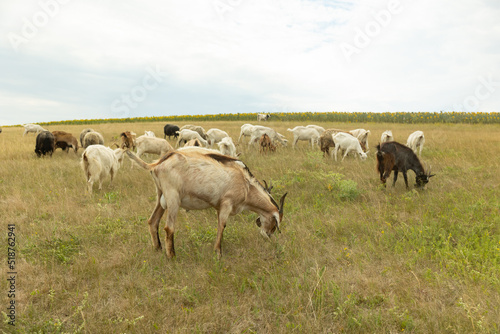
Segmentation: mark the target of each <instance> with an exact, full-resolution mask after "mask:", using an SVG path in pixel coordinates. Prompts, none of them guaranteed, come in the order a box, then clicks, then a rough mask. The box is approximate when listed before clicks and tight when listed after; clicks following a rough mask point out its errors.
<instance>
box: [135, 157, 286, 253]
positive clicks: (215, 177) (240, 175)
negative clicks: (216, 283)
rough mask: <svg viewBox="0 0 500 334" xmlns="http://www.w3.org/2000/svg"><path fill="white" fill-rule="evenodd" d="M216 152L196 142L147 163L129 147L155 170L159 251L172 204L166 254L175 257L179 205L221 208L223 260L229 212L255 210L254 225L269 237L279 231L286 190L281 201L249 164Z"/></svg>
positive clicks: (152, 221) (153, 219) (153, 225)
mask: <svg viewBox="0 0 500 334" xmlns="http://www.w3.org/2000/svg"><path fill="white" fill-rule="evenodd" d="M215 152H216V151H214V150H207V149H203V148H198V147H188V148H182V149H179V150H177V151H173V152H169V153H168V154H167V155H165V156H163V157H162V158H161V159H160V160H158V161H157V162H155V163H152V164H147V163H145V162H144V161H142V160H141V159H140V158H138V157H137V156H136V155H135V154H133V153H132V152H130V151H127V155H128V156H129V157H130V158H131V159H132V160H133V161H135V162H136V163H138V164H139V165H140V166H141V167H142V168H144V169H145V170H148V171H150V172H151V176H152V177H153V180H154V183H155V185H156V194H157V197H156V206H155V208H154V210H153V213H152V214H151V216H150V218H149V220H148V224H149V231H150V233H151V239H152V242H153V247H154V248H155V249H157V250H160V249H161V242H160V237H159V234H158V226H159V223H160V219H161V217H162V216H163V214H164V213H165V211H166V210H167V209H168V214H167V223H166V226H165V228H164V230H165V232H166V236H165V251H166V255H167V257H168V258H172V257H174V256H175V249H174V225H175V221H176V220H177V214H178V212H179V209H180V208H184V209H186V210H203V209H207V208H210V207H213V208H215V209H216V210H217V216H218V229H217V238H216V241H215V247H214V249H215V252H216V253H217V256H218V258H219V259H220V257H221V256H222V248H221V243H222V235H223V232H224V228H225V227H226V221H227V219H228V218H229V216H233V215H236V214H238V213H240V212H241V211H243V210H251V211H253V212H256V213H257V214H258V215H259V218H257V221H256V224H257V226H259V227H260V228H261V233H262V234H263V235H264V236H266V237H268V238H269V237H270V236H271V235H272V234H273V233H274V231H275V230H278V231H279V225H280V223H281V221H282V219H283V206H284V202H285V196H286V194H285V195H283V196H282V197H281V199H280V204H279V205H278V204H277V203H276V201H275V200H274V199H273V197H272V196H271V195H270V194H269V193H268V192H267V191H266V190H265V189H264V187H263V186H262V185H261V184H260V183H259V182H258V181H257V179H255V177H254V176H253V175H252V174H251V173H250V171H249V170H248V168H247V167H246V166H245V164H243V163H242V162H241V161H239V160H238V159H235V158H231V157H228V156H226V155H222V154H220V153H215Z"/></svg>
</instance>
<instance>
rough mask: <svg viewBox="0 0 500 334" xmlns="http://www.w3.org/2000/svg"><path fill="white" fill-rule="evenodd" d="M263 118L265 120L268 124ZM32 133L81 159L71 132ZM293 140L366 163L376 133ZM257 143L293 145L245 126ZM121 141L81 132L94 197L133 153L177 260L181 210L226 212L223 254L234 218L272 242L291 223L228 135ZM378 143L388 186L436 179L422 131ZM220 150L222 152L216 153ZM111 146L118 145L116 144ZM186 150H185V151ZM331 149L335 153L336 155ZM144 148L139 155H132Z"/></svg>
mask: <svg viewBox="0 0 500 334" xmlns="http://www.w3.org/2000/svg"><path fill="white" fill-rule="evenodd" d="M266 119H267V118H265V119H262V120H266ZM24 128H25V131H24V134H23V136H24V135H26V134H27V133H30V132H34V133H38V135H37V137H36V147H35V153H36V154H37V156H38V157H40V156H41V155H47V154H48V155H50V156H52V153H53V152H54V150H55V149H57V148H61V149H62V150H65V151H66V152H68V151H69V149H70V148H72V149H73V150H74V152H75V153H76V152H77V151H78V148H79V144H78V141H77V139H76V138H75V137H74V136H73V135H72V134H70V133H67V132H64V131H52V132H50V131H47V130H45V129H43V128H42V127H41V126H39V125H36V124H26V125H24ZM288 131H290V132H292V134H293V142H292V146H293V148H295V146H296V145H297V142H298V141H299V140H302V141H308V142H310V143H311V147H313V148H314V146H315V145H317V146H319V147H320V149H321V151H322V152H324V154H325V155H330V156H331V157H332V158H333V156H335V160H337V152H338V151H339V150H341V151H342V152H343V158H342V161H343V160H344V159H345V158H346V156H347V155H348V154H349V153H351V152H352V153H353V154H354V155H355V156H357V155H359V156H360V158H361V159H362V160H365V159H366V157H367V153H368V151H367V147H368V136H369V134H370V131H367V130H364V129H356V130H352V131H344V130H339V129H326V130H325V129H324V128H322V127H320V126H317V125H308V126H296V127H295V128H293V129H288ZM167 136H168V137H169V139H171V137H174V139H177V141H176V145H175V146H176V149H174V148H173V147H172V145H170V143H169V142H168V141H167V140H166V137H167ZM245 137H249V138H250V140H249V142H248V145H249V147H252V146H255V144H256V143H257V142H258V144H259V151H260V152H261V153H266V154H267V153H270V152H273V151H275V150H276V146H277V145H282V146H287V144H288V140H287V139H286V138H285V136H283V135H282V134H280V133H278V132H277V131H275V130H274V129H272V128H270V127H265V126H260V125H251V124H244V125H242V126H241V132H240V136H239V138H238V143H241V142H242V140H243V139H244V138H245ZM115 139H116V140H119V142H114V143H113V145H116V147H117V148H116V149H112V148H111V147H107V146H104V138H103V136H102V135H101V134H100V133H98V132H96V131H94V130H93V129H85V130H83V131H82V132H81V134H80V144H81V146H82V147H83V148H84V152H83V154H82V157H81V167H82V169H83V171H84V175H85V178H86V180H87V187H88V192H89V193H92V187H93V184H94V183H95V182H98V183H99V189H101V188H102V182H103V180H104V179H105V178H107V177H108V176H109V177H110V178H111V181H112V180H113V177H114V175H115V174H116V172H117V171H118V169H119V167H120V165H121V163H122V161H123V157H124V155H127V156H128V157H129V158H130V159H131V160H132V161H134V162H135V163H136V164H137V165H138V166H140V167H142V168H143V169H145V170H148V171H150V172H151V175H152V177H153V180H154V183H155V185H156V188H157V200H156V206H155V208H154V210H153V212H152V214H151V216H150V218H149V220H148V223H149V228H150V233H151V238H152V242H153V246H154V247H155V248H156V249H161V242H160V238H159V234H158V228H159V222H160V219H161V217H162V216H163V214H164V213H165V211H166V210H167V208H168V214H167V223H166V227H165V231H166V238H165V246H166V247H165V248H166V254H167V256H168V257H169V258H171V257H173V256H175V250H174V223H175V221H176V219H177V213H178V211H179V209H180V208H184V209H186V210H202V209H206V208H210V207H213V208H215V209H216V210H217V213H218V232H217V238H216V242H215V251H216V252H217V254H218V256H219V257H220V256H221V255H222V250H221V241H222V234H223V231H224V228H225V226H226V221H227V219H228V217H229V216H232V215H236V214H238V213H240V212H241V211H243V210H250V211H253V212H255V213H257V214H258V216H259V217H258V218H257V220H256V224H257V226H259V227H260V229H261V234H262V235H263V236H265V237H270V236H271V235H272V234H273V233H274V232H275V231H276V230H277V231H279V229H280V223H281V221H282V219H283V207H284V201H285V197H286V195H287V194H286V193H285V194H284V195H283V196H282V197H281V198H280V200H279V201H276V200H275V199H274V198H273V196H272V195H271V188H272V186H270V187H268V185H267V184H266V183H265V182H264V183H265V185H264V186H263V185H262V184H260V183H259V181H258V180H257V179H256V178H255V177H254V176H253V175H252V173H251V172H250V170H249V169H248V167H247V166H246V165H245V164H244V163H243V162H242V161H240V160H239V159H238V155H239V154H237V153H236V146H235V144H234V142H233V140H232V139H231V137H230V136H229V135H228V134H227V132H225V131H223V130H220V129H210V130H208V131H205V130H204V129H203V128H202V127H201V126H195V125H185V126H183V127H181V128H179V127H178V126H176V125H172V124H167V125H165V127H164V138H163V139H162V138H157V137H156V136H155V134H154V133H153V132H151V131H146V132H145V134H144V135H142V136H139V137H137V135H136V134H135V133H134V132H131V131H124V132H123V133H121V134H120V136H119V138H115ZM380 142H381V143H380V144H379V145H377V153H376V158H377V170H378V172H379V173H380V180H381V181H382V183H383V184H384V185H385V183H386V180H387V178H388V177H389V176H390V174H391V172H392V171H394V178H393V185H394V184H395V182H396V180H397V177H398V173H399V172H402V174H403V177H404V180H405V184H406V187H407V188H408V179H407V171H408V170H413V171H414V172H415V174H416V185H415V186H416V187H422V186H424V185H425V184H426V183H428V181H429V178H430V177H432V176H433V175H432V174H431V173H430V171H425V170H424V168H423V166H422V164H421V163H420V161H419V158H418V157H417V154H416V152H417V151H418V154H419V155H421V153H422V148H423V144H424V134H423V132H422V131H416V132H414V133H412V134H411V135H410V136H409V137H408V141H407V144H406V146H405V145H402V144H400V143H397V142H395V141H394V138H393V136H392V132H391V131H385V132H384V133H383V134H382V137H381V140H380ZM214 144H217V145H218V147H219V150H214V149H212V147H213V146H214ZM113 145H111V146H113ZM181 146H184V147H181ZM330 148H333V150H332V152H331V153H330ZM134 149H136V153H135V154H134V153H133V152H132V151H133V150H134ZM144 153H150V154H157V155H159V156H160V159H159V160H157V161H156V162H153V163H146V162H144V161H143V160H142V159H141V155H142V154H144Z"/></svg>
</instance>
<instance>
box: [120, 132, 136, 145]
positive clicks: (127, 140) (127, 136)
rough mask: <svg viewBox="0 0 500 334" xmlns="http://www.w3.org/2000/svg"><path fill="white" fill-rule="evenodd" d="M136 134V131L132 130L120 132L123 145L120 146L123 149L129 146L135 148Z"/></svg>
mask: <svg viewBox="0 0 500 334" xmlns="http://www.w3.org/2000/svg"><path fill="white" fill-rule="evenodd" d="M136 136H137V135H136V134H135V132H132V131H125V132H122V133H121V134H120V138H121V141H122V143H121V145H120V148H121V149H125V148H128V149H134V148H135V138H136Z"/></svg>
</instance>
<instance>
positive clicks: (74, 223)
mask: <svg viewBox="0 0 500 334" xmlns="http://www.w3.org/2000/svg"><path fill="white" fill-rule="evenodd" d="M311 123H312V122H311ZM184 124H186V123H179V125H184ZM200 125H202V126H203V127H204V128H205V129H206V130H208V129H209V128H212V127H217V128H220V129H224V130H225V131H227V132H228V133H229V134H230V135H231V136H232V137H233V139H237V138H238V135H239V129H240V126H241V123H240V122H203V123H200ZM270 125H271V126H273V127H275V128H276V129H277V130H278V131H279V132H280V133H283V134H285V135H287V136H288V137H290V133H287V132H286V129H287V128H288V127H294V126H296V125H300V124H299V123H296V122H295V123H294V122H290V123H287V122H281V123H273V122H271V123H270ZM319 125H322V126H324V127H325V128H329V127H335V128H346V129H354V128H358V127H363V128H366V129H370V130H371V135H370V138H369V143H370V147H371V152H370V154H369V157H368V160H367V161H366V162H361V161H360V160H359V159H352V158H351V159H346V161H345V162H344V163H340V162H339V163H335V162H333V161H330V160H328V159H324V158H323V157H322V156H321V154H320V152H319V150H316V151H311V150H310V149H309V148H308V144H307V143H305V142H300V144H299V149H296V150H295V151H294V150H292V149H291V148H280V149H278V151H277V152H276V154H270V155H267V156H266V157H262V156H260V155H259V154H258V153H257V150H256V149H255V150H251V149H250V150H249V149H247V147H246V145H241V146H240V147H239V152H242V155H241V159H242V160H243V161H244V162H245V163H246V164H247V165H248V166H249V168H250V169H251V171H252V172H253V174H254V175H256V177H257V178H259V179H260V180H262V179H265V180H272V181H273V184H274V185H275V188H274V190H273V192H274V193H276V194H277V195H278V196H279V195H281V194H282V193H284V192H285V191H288V192H289V195H288V197H287V201H286V206H285V221H284V223H283V227H282V234H280V235H278V236H277V237H276V238H273V241H271V242H267V241H265V240H264V239H262V237H261V236H260V235H259V233H258V229H257V227H256V226H255V224H254V221H255V218H256V216H255V214H252V213H249V212H244V213H242V214H240V215H238V216H235V217H232V218H231V219H230V220H229V222H228V226H227V228H226V231H225V233H224V241H223V245H222V247H223V252H224V255H223V258H222V260H221V261H220V262H219V261H217V260H216V257H215V255H214V253H213V243H214V241H215V234H216V213H215V211H214V210H206V211H191V212H185V211H182V212H181V213H180V215H179V219H178V222H177V225H176V228H177V230H176V251H177V258H176V259H174V260H172V261H169V260H167V259H166V258H165V256H164V254H162V253H159V252H155V251H153V250H152V249H151V241H150V237H149V232H148V227H147V223H146V220H147V218H148V217H149V214H150V213H151V210H152V209H153V207H154V201H155V191H154V185H153V182H152V180H151V178H150V176H149V175H148V173H146V172H144V171H143V170H140V169H138V168H133V169H131V168H130V161H128V160H125V162H124V165H123V166H122V168H121V169H120V171H119V172H118V175H117V177H116V179H115V182H114V184H113V185H110V184H109V181H106V182H104V185H103V190H102V191H97V190H96V191H95V193H94V195H93V196H89V195H88V194H87V193H86V192H85V189H86V186H85V180H84V176H83V172H82V171H81V169H80V166H79V156H80V155H81V153H82V150H80V151H79V154H78V156H76V155H75V154H74V153H73V152H70V153H69V154H66V153H64V152H61V151H60V150H58V151H56V153H55V154H54V156H53V157H52V158H41V159H38V158H36V156H35V154H34V143H35V138H34V136H33V135H28V136H26V137H22V130H21V129H20V128H4V129H3V133H2V134H0V158H1V160H2V161H1V164H0V212H1V217H2V222H3V228H4V231H5V232H4V233H5V234H6V233H7V224H8V223H15V224H16V235H17V268H16V269H17V272H18V282H17V294H16V302H17V323H16V327H14V328H13V327H12V326H9V325H7V324H5V323H2V325H0V326H2V327H0V328H3V330H4V331H7V332H19V333H24V332H45V333H52V332H87V333H105V332H109V333H122V332H130V333H151V332H162V333H164V332H181V333H182V332H209V333H213V332H231V333H240V332H259V333H280V332H282V333H290V332H307V333H311V332H316V333H317V332H320V333H321V332H325V333H326V332H333V333H337V332H349V333H351V332H359V333H367V332H371V333H383V332H385V333H392V332H402V331H404V332H415V333H448V332H449V333H474V332H476V333H481V332H486V333H498V332H499V331H500V328H499V327H500V323H499V319H500V316H499V314H500V281H499V273H500V229H499V227H500V218H499V216H500V215H499V209H500V202H499V198H500V196H499V195H500V194H499V193H500V191H499V184H500V176H499V174H498V171H499V170H500V166H499V165H500V157H499V155H498V148H499V147H500V131H499V130H500V128H499V126H498V125H475V126H470V125H427V124H426V125H418V126H412V125H398V124H349V125H347V124H339V123H337V124H335V123H329V124H319ZM162 126H163V124H159V123H136V124H102V125H93V126H92V127H93V128H94V129H96V130H98V131H100V132H101V133H103V135H104V137H105V139H106V143H110V138H111V137H113V136H116V135H118V134H119V133H120V132H122V131H124V130H133V131H135V132H137V133H138V134H143V133H144V130H153V131H155V133H156V134H157V136H158V135H160V134H162ZM85 127H86V126H83V125H80V126H76V125H72V126H69V125H68V126H48V128H49V130H51V131H52V130H64V131H68V132H72V133H73V134H75V135H77V136H78V135H79V133H80V131H81V130H82V129H83V128H85ZM386 129H391V130H392V132H393V134H394V136H395V138H396V140H398V141H401V142H403V143H405V142H406V138H407V136H408V134H409V133H411V132H413V131H414V130H417V129H418V130H422V131H424V133H425V135H426V143H425V147H424V151H423V157H422V160H423V161H424V162H425V163H428V164H430V165H432V169H433V172H435V173H436V174H437V176H436V177H434V178H432V179H431V182H430V183H429V185H428V187H427V189H426V190H424V191H416V190H410V191H406V190H405V189H404V182H403V180H402V179H401V180H399V181H398V183H397V184H396V187H395V188H392V187H388V188H387V189H382V188H381V187H380V185H379V183H380V181H379V180H378V175H377V174H376V172H375V158H374V151H375V149H374V146H375V145H376V144H377V143H378V140H379V138H380V135H381V133H382V132H383V131H384V130H386ZM289 139H291V138H289ZM154 158H155V157H154V156H147V157H146V159H149V160H152V159H154ZM413 181H414V174H413V173H412V172H410V182H411V184H413V183H414V182H413ZM161 232H162V236H163V235H164V234H163V231H162V230H161ZM4 240H6V239H4ZM5 244H6V241H5ZM5 248H6V246H5ZM5 248H4V249H5ZM0 272H2V273H4V274H2V279H1V281H2V284H1V287H2V291H7V282H6V280H5V279H4V278H5V277H6V275H7V274H6V272H7V268H6V264H5V262H4V263H3V264H2V265H1V266H0ZM2 296H3V297H2V299H1V300H2V301H3V303H2V305H3V306H2V309H3V310H5V308H4V306H6V305H7V298H6V293H2Z"/></svg>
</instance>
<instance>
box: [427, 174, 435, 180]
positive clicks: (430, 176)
mask: <svg viewBox="0 0 500 334" xmlns="http://www.w3.org/2000/svg"><path fill="white" fill-rule="evenodd" d="M433 176H436V174H431V175H429V176H428V178H429V179H430V178H431V177H433Z"/></svg>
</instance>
